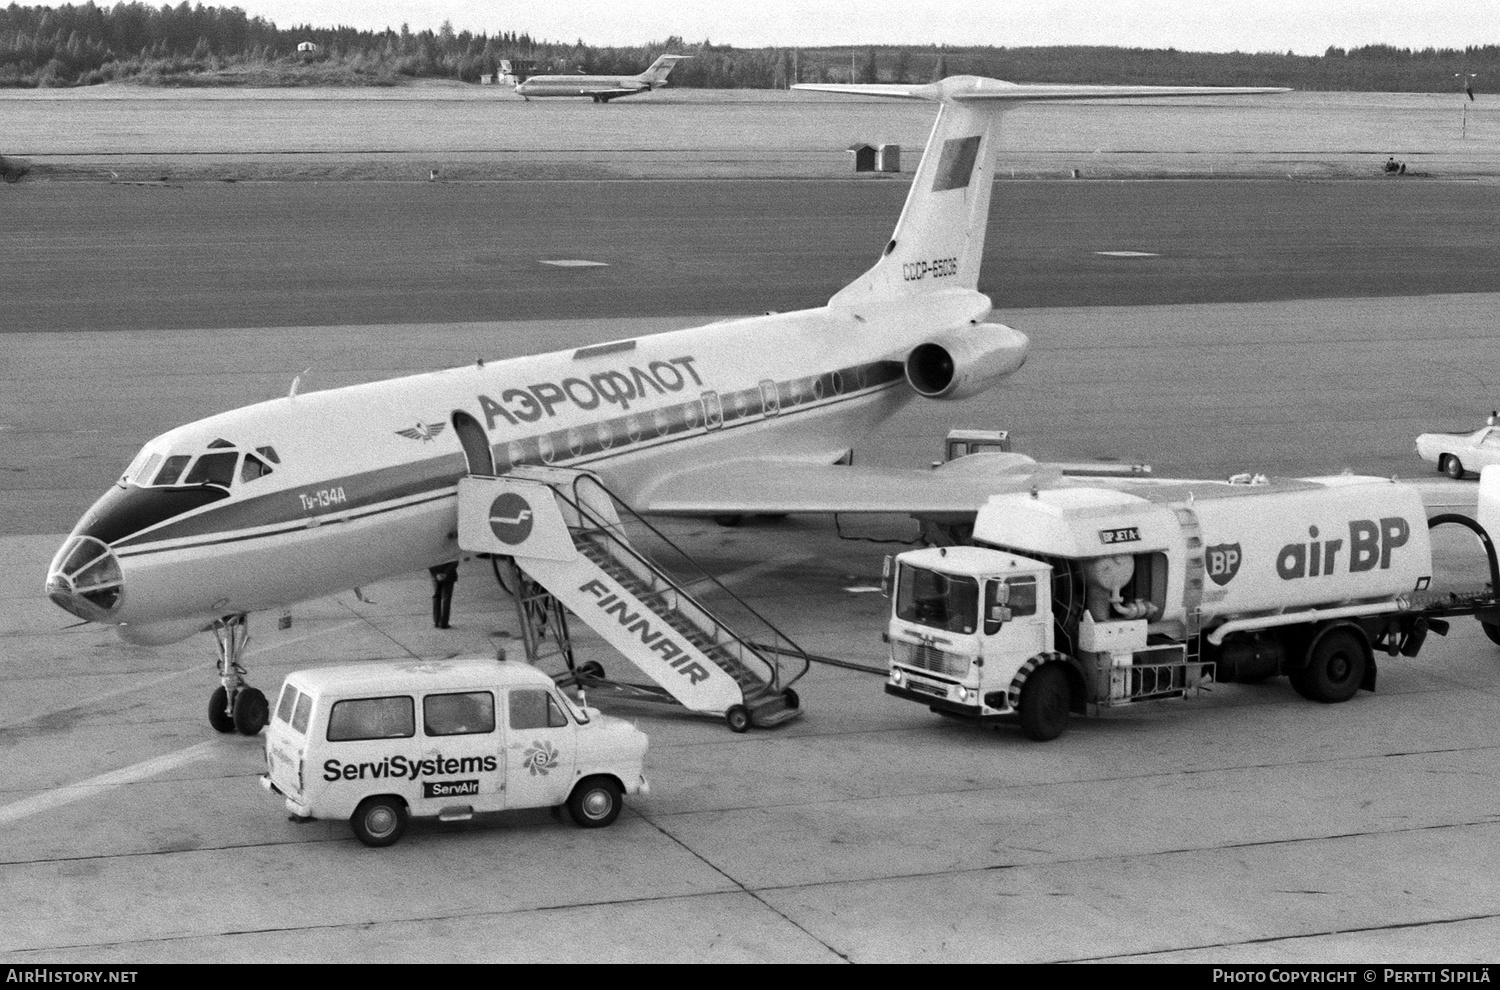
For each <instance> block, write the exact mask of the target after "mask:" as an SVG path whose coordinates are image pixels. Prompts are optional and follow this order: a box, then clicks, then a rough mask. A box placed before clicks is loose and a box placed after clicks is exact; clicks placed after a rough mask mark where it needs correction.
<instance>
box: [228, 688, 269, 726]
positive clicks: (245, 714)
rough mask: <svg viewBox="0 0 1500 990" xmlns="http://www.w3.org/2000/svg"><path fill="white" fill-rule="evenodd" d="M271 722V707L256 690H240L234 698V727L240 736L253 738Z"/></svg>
mask: <svg viewBox="0 0 1500 990" xmlns="http://www.w3.org/2000/svg"><path fill="white" fill-rule="evenodd" d="M270 720H271V706H270V705H268V704H267V703H266V696H265V695H264V694H262V693H261V692H260V691H259V690H258V689H257V688H240V693H239V694H237V695H235V696H234V727H235V728H236V729H238V730H239V733H240V735H242V736H253V735H255V734H256V733H257V732H259V731H260V730H261V729H263V728H265V727H266V723H267V722H269V721H270Z"/></svg>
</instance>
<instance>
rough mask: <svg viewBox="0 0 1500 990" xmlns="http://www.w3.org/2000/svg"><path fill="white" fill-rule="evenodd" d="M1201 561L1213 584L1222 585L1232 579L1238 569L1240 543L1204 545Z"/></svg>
mask: <svg viewBox="0 0 1500 990" xmlns="http://www.w3.org/2000/svg"><path fill="white" fill-rule="evenodd" d="M1203 563H1204V565H1205V566H1206V569H1207V570H1208V576H1209V578H1210V579H1211V580H1212V581H1213V583H1214V584H1217V585H1219V586H1221V587H1222V586H1223V585H1226V584H1228V583H1229V582H1230V581H1233V580H1234V576H1235V575H1236V574H1238V573H1239V570H1240V545H1239V544H1238V543H1220V544H1219V545H1218V546H1213V547H1204V549H1203Z"/></svg>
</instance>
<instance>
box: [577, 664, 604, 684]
mask: <svg viewBox="0 0 1500 990" xmlns="http://www.w3.org/2000/svg"><path fill="white" fill-rule="evenodd" d="M578 676H579V677H593V678H597V679H599V680H603V679H604V664H602V663H600V662H599V661H598V660H590V661H588V662H587V663H582V664H579V665H578Z"/></svg>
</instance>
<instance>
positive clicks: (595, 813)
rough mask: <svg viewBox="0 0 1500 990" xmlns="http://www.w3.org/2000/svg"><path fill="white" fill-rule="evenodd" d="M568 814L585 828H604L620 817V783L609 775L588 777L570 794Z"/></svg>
mask: <svg viewBox="0 0 1500 990" xmlns="http://www.w3.org/2000/svg"><path fill="white" fill-rule="evenodd" d="M568 814H570V815H572V816H573V821H575V822H577V823H578V824H579V825H581V826H583V827H584V828H603V827H604V826H606V825H608V824H609V823H610V822H612V821H614V820H615V819H616V818H618V817H620V785H619V784H617V783H615V782H614V781H613V780H611V779H610V778H608V777H588V778H585V779H584V780H583V781H582V782H581V783H580V784H579V785H578V786H577V787H575V788H573V793H572V794H570V795H568Z"/></svg>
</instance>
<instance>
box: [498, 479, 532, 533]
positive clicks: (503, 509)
mask: <svg viewBox="0 0 1500 990" xmlns="http://www.w3.org/2000/svg"><path fill="white" fill-rule="evenodd" d="M490 529H491V530H493V531H494V533H495V537H496V539H498V540H499V541H500V542H501V543H505V544H507V545H509V546H515V545H516V544H518V543H525V542H526V537H528V536H530V535H531V506H530V505H529V504H528V503H527V501H526V500H525V499H524V498H522V497H521V496H519V495H517V494H516V493H515V492H505V493H504V494H502V495H501V496H500V497H499V498H497V499H495V501H493V502H491V503H490Z"/></svg>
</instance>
